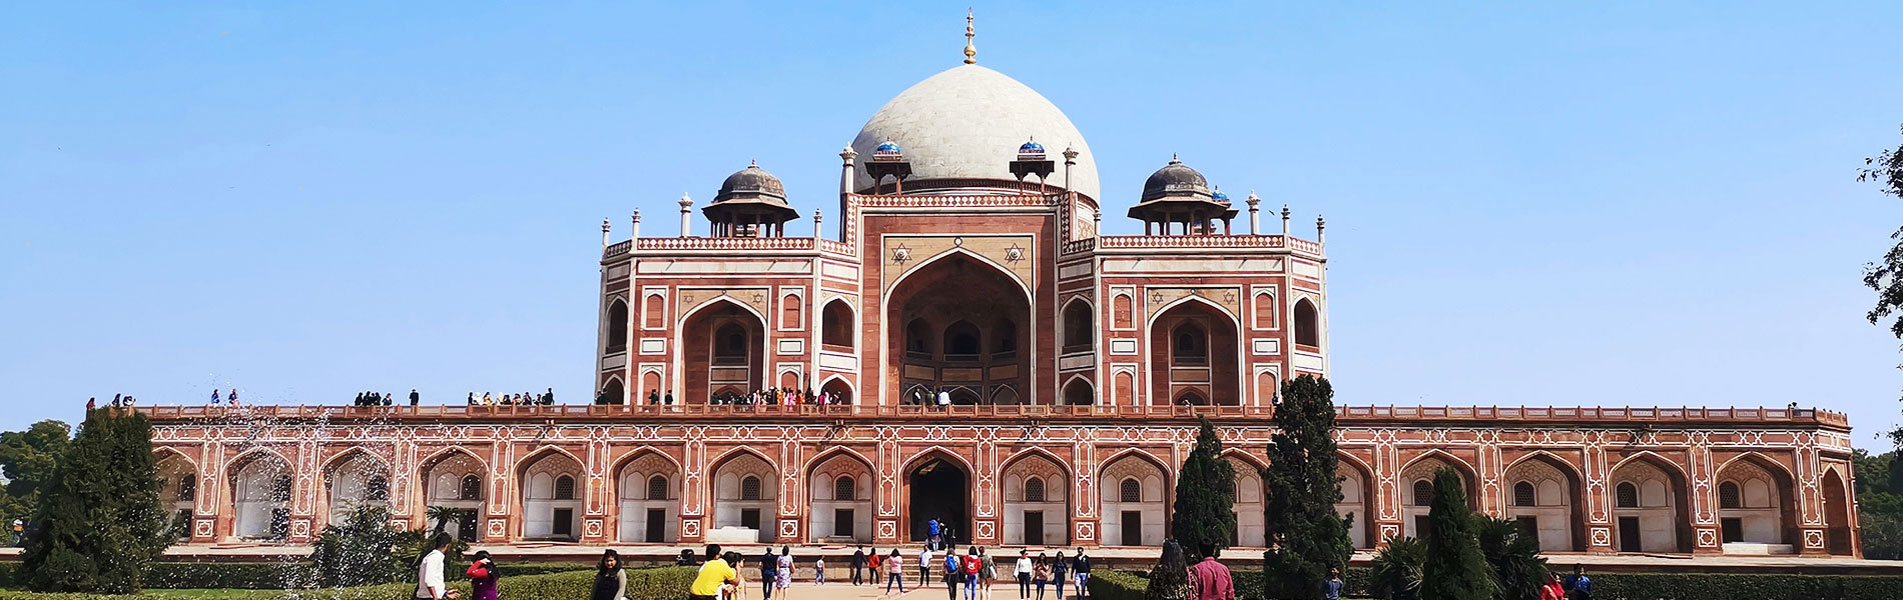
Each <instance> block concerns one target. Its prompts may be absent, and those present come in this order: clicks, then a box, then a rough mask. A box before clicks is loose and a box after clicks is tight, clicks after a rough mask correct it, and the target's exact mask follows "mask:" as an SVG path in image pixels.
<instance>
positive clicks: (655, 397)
mask: <svg viewBox="0 0 1903 600" xmlns="http://www.w3.org/2000/svg"><path fill="white" fill-rule="evenodd" d="M660 403H661V390H657V389H654V388H648V405H649V406H652V405H656V404H660Z"/></svg>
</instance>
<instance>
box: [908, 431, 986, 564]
mask: <svg viewBox="0 0 1903 600" xmlns="http://www.w3.org/2000/svg"><path fill="white" fill-rule="evenodd" d="M901 465H902V466H901V467H900V469H899V473H900V474H901V477H902V480H901V483H902V485H903V487H902V488H901V489H903V490H904V494H905V500H906V502H905V506H906V510H905V511H904V512H903V513H901V514H900V519H901V520H900V525H899V527H900V530H901V531H904V532H905V534H904V535H905V537H906V538H909V539H911V540H925V539H927V536H928V523H929V522H930V521H932V520H937V521H938V522H939V524H940V525H941V526H943V528H942V529H941V534H942V535H945V536H946V537H947V538H949V540H948V541H950V542H951V543H963V542H967V541H969V540H970V539H971V538H972V536H971V525H972V524H973V523H974V521H973V517H974V516H975V513H976V512H977V511H975V510H974V507H973V505H972V503H971V498H972V493H973V491H974V488H975V487H976V486H974V485H973V484H974V483H975V482H976V481H977V480H978V470H977V469H976V468H974V466H973V465H972V463H971V461H970V460H969V459H967V458H965V457H964V456H962V455H960V454H958V453H956V452H952V451H951V450H948V449H946V448H945V447H943V446H932V447H930V448H926V449H924V450H920V451H918V452H915V453H913V454H912V455H911V456H910V457H908V458H907V459H906V460H905V461H904V462H903V463H901ZM941 467H945V468H941ZM946 529H948V530H949V532H946V531H945V530H946Z"/></svg>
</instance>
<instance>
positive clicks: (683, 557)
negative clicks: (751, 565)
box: [674, 548, 732, 567]
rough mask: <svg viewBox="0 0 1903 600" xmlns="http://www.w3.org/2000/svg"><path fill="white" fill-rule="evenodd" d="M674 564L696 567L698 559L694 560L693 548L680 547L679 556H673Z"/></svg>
mask: <svg viewBox="0 0 1903 600" xmlns="http://www.w3.org/2000/svg"><path fill="white" fill-rule="evenodd" d="M728 564H732V563H728ZM674 566H676V567H698V566H700V561H698V560H694V551H693V550H689V549H687V548H682V549H681V553H680V555H679V556H676V557H674Z"/></svg>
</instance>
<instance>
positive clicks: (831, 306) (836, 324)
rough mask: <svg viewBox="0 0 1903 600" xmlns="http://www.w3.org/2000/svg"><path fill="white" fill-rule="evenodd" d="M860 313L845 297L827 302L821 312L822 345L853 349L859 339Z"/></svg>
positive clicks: (820, 336)
mask: <svg viewBox="0 0 1903 600" xmlns="http://www.w3.org/2000/svg"><path fill="white" fill-rule="evenodd" d="M858 317H859V311H856V310H853V308H852V304H851V303H848V302H846V299H845V298H843V297H835V298H833V299H831V300H827V301H826V305H825V307H823V308H821V309H820V311H819V319H820V335H819V339H820V343H821V344H824V345H827V346H837V347H840V348H846V349H851V348H852V347H853V346H854V345H855V344H856V342H857V340H858V339H859V336H858V333H857V332H858V331H859V319H858Z"/></svg>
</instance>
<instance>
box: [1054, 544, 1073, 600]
mask: <svg viewBox="0 0 1903 600" xmlns="http://www.w3.org/2000/svg"><path fill="white" fill-rule="evenodd" d="M1067 581H1070V560H1069V559H1066V558H1064V553H1063V552H1062V551H1059V552H1058V553H1057V558H1054V559H1051V583H1053V584H1056V585H1057V600H1064V582H1067Z"/></svg>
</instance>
